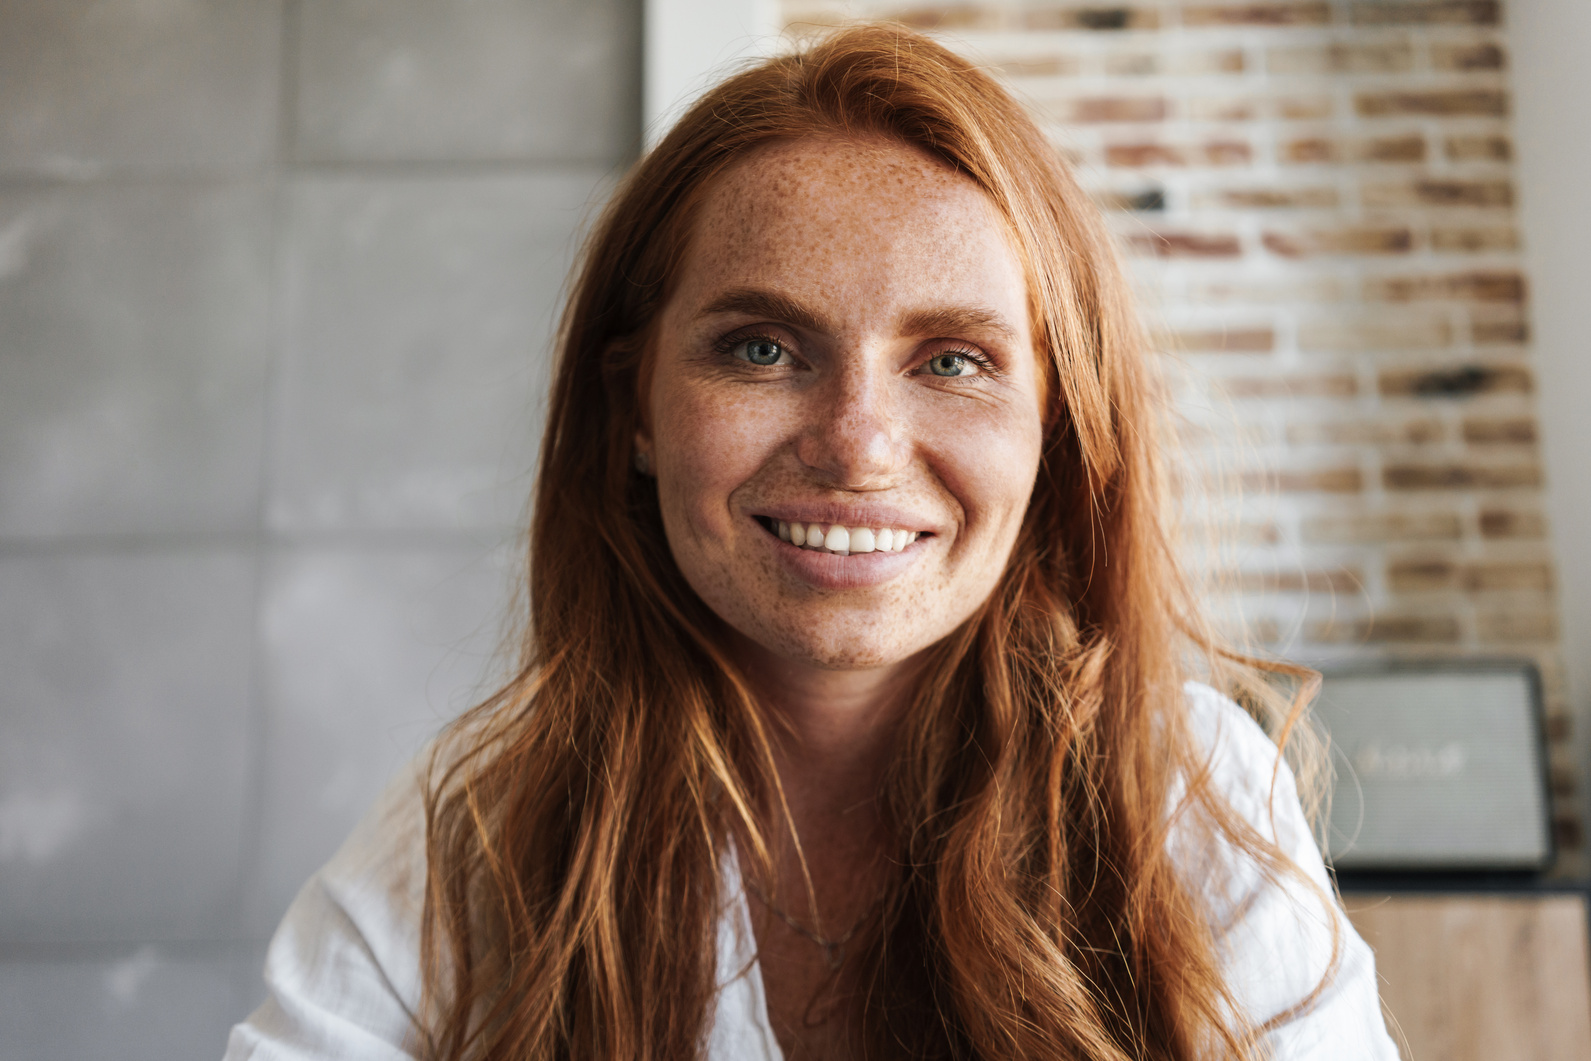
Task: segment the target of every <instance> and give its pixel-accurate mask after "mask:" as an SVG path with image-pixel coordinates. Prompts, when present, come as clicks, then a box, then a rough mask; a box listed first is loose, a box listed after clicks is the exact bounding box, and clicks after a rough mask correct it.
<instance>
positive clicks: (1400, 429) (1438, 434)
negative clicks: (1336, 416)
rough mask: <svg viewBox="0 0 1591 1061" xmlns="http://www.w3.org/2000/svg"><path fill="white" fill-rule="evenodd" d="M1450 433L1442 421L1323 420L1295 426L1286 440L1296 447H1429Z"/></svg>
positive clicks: (1288, 431) (1289, 431)
mask: <svg viewBox="0 0 1591 1061" xmlns="http://www.w3.org/2000/svg"><path fill="white" fill-rule="evenodd" d="M1446 434H1447V432H1446V430H1445V429H1444V428H1443V426H1442V422H1441V421H1440V420H1432V419H1420V420H1323V421H1319V422H1315V423H1292V424H1289V425H1288V427H1287V441H1289V442H1292V443H1294V444H1297V445H1305V446H1308V445H1320V444H1326V445H1350V446H1351V445H1414V446H1419V445H1429V444H1430V443H1433V442H1440V441H1442V439H1443V438H1444V437H1445V435H1446Z"/></svg>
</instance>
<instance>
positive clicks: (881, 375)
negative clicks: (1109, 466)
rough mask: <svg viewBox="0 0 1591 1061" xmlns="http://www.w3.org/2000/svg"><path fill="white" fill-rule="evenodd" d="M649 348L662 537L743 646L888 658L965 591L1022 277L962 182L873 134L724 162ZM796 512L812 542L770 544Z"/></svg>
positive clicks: (993, 217)
mask: <svg viewBox="0 0 1591 1061" xmlns="http://www.w3.org/2000/svg"><path fill="white" fill-rule="evenodd" d="M653 356H654V357H655V366H654V372H653V376H652V388H651V393H650V395H649V401H648V415H649V430H647V431H643V432H642V433H640V434H639V435H638V437H637V439H636V444H637V446H638V448H639V449H640V450H641V451H642V452H645V453H647V454H648V456H649V458H650V461H651V467H652V469H653V472H654V474H655V475H656V476H657V488H658V499H659V503H660V505H661V508H662V516H663V525H664V528H665V530H666V533H667V535H668V542H669V547H670V549H671V551H672V552H673V555H674V557H675V560H676V561H677V562H678V564H679V566H680V570H681V571H682V572H683V573H684V575H685V578H686V580H687V581H688V582H689V583H690V585H691V586H692V587H693V588H694V589H695V591H696V592H697V593H698V594H699V595H700V596H701V598H702V600H703V601H705V602H706V603H707V605H708V606H709V607H710V608H712V609H713V611H714V612H716V613H717V614H718V615H719V616H721V617H722V618H723V619H724V620H725V621H726V622H728V623H729V624H730V626H732V627H733V628H734V629H735V630H737V631H739V632H740V633H741V634H743V635H744V636H745V637H746V638H748V639H750V641H751V642H753V643H754V644H755V645H758V646H761V648H762V649H764V650H767V651H769V652H772V653H774V654H775V655H776V656H778V657H781V658H783V659H785V660H788V661H790V662H792V663H806V664H810V665H814V666H818V667H823V668H836V669H837V668H862V667H884V666H890V665H893V664H898V663H901V662H903V661H905V660H906V659H907V658H909V657H910V656H911V655H913V654H914V653H916V652H918V651H919V650H921V649H923V648H925V647H927V646H928V645H931V644H933V643H934V642H935V641H938V640H939V639H941V638H943V637H944V636H945V635H947V634H948V633H950V631H952V630H953V629H955V627H956V626H958V625H959V624H960V623H961V622H962V621H963V620H965V619H966V618H967V617H968V616H969V615H971V614H972V612H973V611H974V610H975V609H976V608H977V607H978V606H979V605H981V604H982V603H983V601H985V600H986V599H987V598H988V596H989V594H990V592H991V591H992V590H993V588H994V586H995V583H996V582H997V581H998V579H999V577H1000V575H1001V573H1002V571H1003V570H1004V568H1005V564H1006V561H1007V559H1008V558H1009V556H1010V553H1011V548H1012V544H1013V542H1014V541H1015V539H1016V535H1017V531H1018V529H1019V527H1020V525H1021V522H1022V518H1023V514H1024V512H1025V511H1026V508H1027V504H1028V499H1029V497H1030V495H1031V494H1032V491H1033V481H1034V477H1035V475H1036V474H1037V469H1038V462H1039V454H1040V448H1041V443H1042V423H1041V414H1040V409H1039V390H1040V382H1039V375H1038V365H1037V361H1036V358H1035V356H1034V350H1033V338H1032V334H1031V328H1030V325H1029V321H1028V300H1027V285H1026V280H1025V277H1024V275H1023V271H1022V268H1021V265H1020V263H1019V261H1018V258H1017V255H1016V253H1015V251H1014V250H1013V248H1012V245H1011V240H1010V236H1009V234H1008V229H1007V225H1006V224H1005V222H1004V220H1003V219H1002V218H1001V217H1000V215H999V214H998V212H997V211H996V210H995V208H994V206H993V204H992V203H991V202H990V201H989V199H988V197H987V196H986V195H985V194H984V193H983V192H982V191H981V190H980V189H979V188H978V187H977V186H976V185H974V184H973V183H972V182H971V181H970V180H968V179H967V178H965V177H963V176H960V175H958V174H956V173H955V172H954V171H953V170H951V169H950V168H949V167H947V166H945V165H944V164H943V163H941V162H939V161H937V160H935V159H933V158H931V157H929V156H928V155H926V154H923V153H921V152H919V151H917V150H915V149H913V148H910V147H907V146H904V145H901V144H897V143H894V142H891V141H884V140H864V141H854V140H829V139H807V140H801V141H796V142H793V143H786V144H779V145H775V146H771V147H768V148H764V149H762V150H760V151H758V152H757V153H755V154H753V155H751V156H749V157H747V158H745V159H743V160H741V161H740V162H739V163H737V164H736V165H735V166H734V167H733V168H731V169H730V170H728V171H727V172H726V173H725V174H723V175H722V176H720V177H719V178H718V179H717V180H716V181H715V183H714V185H713V186H712V187H711V188H710V189H709V190H708V193H707V195H706V198H705V200H704V202H703V204H702V208H701V211H700V213H699V216H698V219H697V222H696V230H695V232H694V233H693V238H692V242H691V244H690V247H689V250H688V253H687V254H686V256H685V260H684V263H683V267H682V272H681V275H680V276H679V278H678V284H677V287H676V289H675V291H674V294H673V296H672V298H671V299H670V301H669V302H668V304H667V306H666V307H665V308H664V310H663V313H662V317H661V319H660V321H659V326H658V330H657V332H656V336H655V348H654V351H653ZM796 524H800V525H801V526H802V527H803V528H804V529H805V530H806V531H808V532H809V538H810V537H815V536H817V535H819V534H820V535H821V541H819V542H814V541H812V540H808V541H807V543H806V544H805V545H804V546H803V545H798V544H796V543H795V542H794V541H793V540H785V537H786V536H787V535H788V536H792V537H793V536H794V535H793V534H792V530H793V528H794V526H795V525H796ZM813 524H816V525H817V530H816V531H814V530H813V529H812V525H813ZM836 528H839V529H843V530H844V532H845V533H844V534H843V535H842V534H836V533H835V530H836ZM861 531H866V532H867V533H866V534H862V533H859V532H861ZM885 531H888V532H889V533H888V534H887V535H886V534H885V533H883V532H885ZM903 540H904V541H905V544H904V547H902V542H903ZM869 543H871V544H872V546H873V548H872V551H870V552H869V551H865V550H864V546H866V545H867V544H869ZM814 546H816V547H814ZM881 546H883V547H881ZM851 547H854V548H851Z"/></svg>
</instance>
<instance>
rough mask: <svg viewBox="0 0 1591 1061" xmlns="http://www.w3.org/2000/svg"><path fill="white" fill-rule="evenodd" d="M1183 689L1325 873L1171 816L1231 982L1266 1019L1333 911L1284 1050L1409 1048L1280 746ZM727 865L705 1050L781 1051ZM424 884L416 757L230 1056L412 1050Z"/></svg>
mask: <svg viewBox="0 0 1591 1061" xmlns="http://www.w3.org/2000/svg"><path fill="white" fill-rule="evenodd" d="M1187 693H1188V704H1189V710H1190V718H1191V721H1192V728H1193V731H1194V733H1195V735H1196V736H1197V737H1199V738H1200V739H1201V740H1202V741H1203V744H1204V746H1205V747H1206V748H1208V749H1209V755H1210V769H1211V780H1212V782H1213V783H1214V785H1215V787H1216V789H1217V790H1218V791H1219V792H1221V793H1222V794H1223V795H1225V797H1226V798H1227V800H1228V801H1229V802H1230V803H1231V805H1232V807H1233V809H1234V810H1236V811H1237V812H1238V813H1239V814H1241V815H1243V817H1244V818H1245V819H1246V820H1247V821H1248V822H1249V823H1250V824H1251V825H1253V826H1254V827H1255V828H1256V829H1258V830H1259V831H1260V832H1261V833H1262V834H1264V835H1265V836H1266V837H1267V838H1269V839H1273V840H1274V841H1275V842H1276V844H1277V845H1278V846H1279V847H1280V848H1281V850H1282V851H1284V852H1286V854H1287V855H1288V856H1289V857H1291V858H1292V860H1293V861H1294V862H1295V863H1297V865H1298V866H1299V867H1300V868H1301V869H1303V870H1304V872H1305V873H1306V874H1307V875H1308V877H1309V878H1310V880H1312V881H1313V882H1314V883H1315V884H1316V885H1317V886H1318V887H1319V888H1320V892H1319V895H1317V894H1315V893H1314V892H1313V891H1312V890H1311V889H1309V888H1307V887H1305V886H1303V885H1302V884H1301V883H1300V882H1297V881H1293V880H1288V879H1285V878H1284V879H1283V880H1282V881H1281V882H1279V883H1278V882H1275V881H1272V880H1270V879H1269V878H1267V877H1266V876H1265V875H1264V874H1263V873H1262V872H1261V871H1260V868H1259V867H1258V866H1257V865H1255V864H1254V863H1253V862H1252V860H1251V859H1248V858H1247V857H1246V856H1238V855H1236V854H1235V853H1233V852H1230V851H1224V852H1223V851H1216V852H1212V851H1209V850H1193V849H1191V848H1190V846H1189V845H1187V844H1179V843H1178V836H1177V834H1176V833H1175V832H1173V835H1172V839H1171V842H1170V852H1171V855H1172V858H1173V860H1174V861H1175V862H1176V864H1177V865H1178V866H1179V868H1180V869H1182V870H1183V871H1184V872H1185V873H1186V874H1187V876H1188V882H1189V885H1190V886H1193V887H1201V886H1202V887H1205V888H1206V889H1207V890H1208V889H1211V888H1212V887H1213V888H1214V890H1213V891H1211V892H1210V893H1209V896H1208V897H1209V900H1210V902H1211V907H1212V909H1213V910H1214V912H1215V915H1216V925H1215V928H1216V933H1217V941H1218V946H1219V948H1220V957H1221V960H1222V963H1223V971H1224V973H1225V976H1226V980H1227V983H1228V985H1229V987H1230V988H1231V990H1232V992H1233V994H1234V996H1235V998H1236V999H1237V1000H1238V1002H1239V1004H1240V1005H1242V1006H1243V1007H1244V1009H1245V1010H1246V1013H1247V1015H1248V1017H1249V1019H1251V1020H1254V1021H1256V1022H1264V1021H1266V1020H1267V1019H1268V1018H1270V1017H1273V1016H1276V1015H1277V1014H1280V1013H1282V1012H1284V1011H1286V1010H1288V1009H1289V1008H1290V1007H1292V1006H1293V1005H1294V1004H1295V1003H1296V1002H1298V1001H1299V1000H1300V999H1302V998H1303V997H1304V996H1305V995H1307V994H1308V993H1309V992H1310V990H1311V989H1312V988H1314V986H1315V985H1316V983H1317V982H1319V980H1320V978H1321V976H1322V975H1323V974H1324V973H1325V972H1326V970H1327V968H1328V966H1329V964H1330V962H1331V954H1332V923H1333V921H1335V923H1336V925H1337V927H1338V929H1339V931H1340V933H1341V935H1340V936H1339V937H1338V938H1339V946H1340V951H1339V964H1338V967H1337V971H1336V974H1335V976H1334V977H1333V978H1332V979H1331V981H1330V983H1329V984H1328V986H1327V987H1326V988H1325V990H1324V991H1323V992H1322V994H1321V995H1320V997H1319V999H1318V1001H1317V1003H1316V1005H1315V1006H1314V1007H1313V1008H1311V1009H1310V1010H1309V1011H1308V1012H1306V1013H1304V1014H1302V1015H1300V1016H1297V1017H1295V1018H1293V1019H1292V1020H1290V1021H1288V1022H1287V1023H1285V1024H1283V1025H1281V1026H1280V1027H1278V1028H1276V1029H1275V1030H1273V1031H1272V1032H1271V1033H1270V1035H1269V1037H1268V1040H1267V1041H1268V1044H1269V1046H1270V1049H1271V1052H1272V1056H1273V1057H1274V1058H1276V1061H1361V1059H1362V1061H1397V1057H1398V1053H1397V1050H1396V1048H1395V1047H1394V1046H1393V1044H1392V1040H1391V1039H1390V1038H1389V1037H1388V1035H1387V1031H1386V1026H1385V1024H1384V1023H1383V1021H1382V1016H1381V1008H1380V1003H1379V998H1378V993H1377V990H1376V977H1375V965H1374V960H1373V958H1372V956H1371V953H1370V949H1369V947H1367V946H1366V945H1365V943H1364V941H1363V940H1361V939H1360V938H1359V937H1358V935H1357V934H1355V932H1354V930H1353V928H1352V926H1351V925H1349V923H1348V920H1347V918H1346V917H1344V916H1343V915H1342V913H1341V911H1340V910H1338V909H1337V907H1336V905H1335V903H1331V902H1330V901H1329V900H1327V904H1328V905H1323V903H1322V901H1321V896H1329V895H1330V894H1331V890H1330V885H1329V883H1328V881H1327V878H1326V871H1325V867H1324V866H1323V865H1322V863H1321V858H1320V853H1319V851H1318V850H1317V849H1316V847H1315V843H1314V840H1313V838H1312V836H1311V834H1310V831H1309V827H1308V825H1307V823H1306V821H1305V818H1304V814H1303V811H1302V809H1301V808H1300V806H1299V803H1298V796H1297V793H1296V791H1295V788H1294V784H1293V778H1292V774H1291V773H1290V772H1289V771H1288V770H1287V769H1286V767H1285V766H1283V767H1282V768H1281V770H1280V772H1279V773H1276V772H1275V767H1276V760H1277V752H1276V746H1275V745H1274V744H1272V743H1271V741H1270V739H1269V738H1267V737H1266V736H1265V734H1264V732H1263V731H1262V730H1261V729H1260V728H1259V726H1258V725H1256V724H1255V723H1254V721H1253V720H1252V719H1251V718H1249V716H1248V715H1247V714H1245V713H1244V712H1243V710H1242V709H1241V708H1239V707H1238V706H1237V705H1236V704H1234V703H1232V702H1231V701H1230V700H1228V699H1226V698H1225V697H1223V696H1221V695H1220V694H1219V693H1217V692H1215V690H1213V689H1210V688H1209V687H1207V686H1203V685H1198V684H1195V683H1191V682H1190V683H1189V684H1188V686H1187ZM1273 773H1275V779H1276V783H1275V786H1274V792H1273V791H1272V777H1273ZM1267 804H1269V809H1267ZM1206 846H1207V845H1206ZM1212 860H1214V861H1212ZM725 877H726V879H725V888H726V896H727V897H728V899H729V901H728V902H726V903H725V912H724V914H723V916H722V918H721V919H720V922H719V925H718V969H719V991H718V998H717V1003H716V1008H715V1009H714V1012H713V1020H712V1026H711V1028H710V1029H709V1031H708V1037H707V1050H706V1057H707V1059H708V1061H783V1054H782V1053H781V1051H780V1049H779V1044H778V1042H777V1041H776V1040H775V1038H774V1035H773V1031H772V1028H771V1026H770V1025H769V1023H768V1010H767V1002H766V998H765V996H764V994H763V986H762V976H761V973H760V972H759V970H758V966H757V962H756V949H755V940H754V936H753V934H752V928H751V921H750V912H749V908H748V906H747V904H746V899H745V895H744V892H743V891H742V888H741V884H740V879H739V872H738V870H736V869H735V868H734V867H733V865H732V864H731V865H730V866H729V867H728V872H726V875H725ZM1200 882H1203V883H1202V884H1201V883H1200ZM1211 882H1214V884H1213V885H1212V883H1211ZM424 888H425V839H424V810H423V804H422V800H421V792H420V787H419V781H418V775H417V774H416V773H415V771H413V770H406V771H404V772H403V773H402V774H401V775H400V776H399V778H398V779H397V780H396V781H394V782H393V784H392V785H390V786H389V787H388V789H387V791H386V792H385V793H384V794H383V795H382V796H381V798H380V799H379V800H378V801H377V802H376V805H375V807H374V808H373V809H372V810H371V811H370V813H369V814H368V815H367V816H366V817H365V820H364V821H363V822H361V823H360V824H359V826H358V827H357V828H356V829H355V830H354V832H353V834H352V835H351V836H350V837H349V838H348V840H347V842H346V843H344V844H343V846H342V849H341V850H340V851H338V852H337V854H336V855H335V856H334V857H333V858H332V860H331V861H330V862H328V863H327V864H326V865H325V866H324V867H323V868H322V869H321V870H320V871H319V872H318V873H316V874H315V875H314V876H313V877H311V878H310V879H309V882H308V883H307V884H305V885H304V887H303V889H302V890H301V891H300V892H299V894H298V897H297V898H296V899H294V901H293V904H292V906H291V907H289V908H288V911H287V916H286V917H284V918H283V919H282V924H281V927H280V928H278V929H277V931H276V935H275V937H274V938H273V939H272V940H271V945H270V949H269V951H268V953H267V956H266V961H265V982H266V985H267V987H268V988H269V992H270V993H269V997H268V998H267V1000H266V1001H265V1003H264V1005H262V1006H260V1008H259V1009H257V1010H255V1011H254V1013H253V1014H251V1015H250V1016H249V1018H248V1019H247V1020H245V1021H244V1022H243V1023H242V1024H239V1025H238V1026H237V1027H235V1028H233V1029H232V1035H231V1038H230V1039H229V1040H228V1043H227V1052H226V1061H324V1059H333V1058H335V1059H337V1061H413V1058H414V1057H415V1055H414V1053H413V1052H412V1049H413V1047H412V1034H413V1029H414V1018H415V1014H416V1011H417V1007H418V1006H419V1004H420V1002H419V1000H420V986H421V985H420V960H419V955H420V912H421V905H422V902H423V898H424Z"/></svg>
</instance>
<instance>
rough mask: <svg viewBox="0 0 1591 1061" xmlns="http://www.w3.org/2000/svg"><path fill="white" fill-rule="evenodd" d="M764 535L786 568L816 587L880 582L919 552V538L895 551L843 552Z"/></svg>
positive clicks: (898, 571)
mask: <svg viewBox="0 0 1591 1061" xmlns="http://www.w3.org/2000/svg"><path fill="white" fill-rule="evenodd" d="M767 539H768V541H769V543H770V544H771V546H772V548H773V551H774V555H775V556H776V557H777V558H778V561H779V563H780V564H781V565H783V567H784V569H785V570H786V571H788V572H790V573H791V574H792V575H794V576H795V577H796V578H798V579H800V580H801V581H802V582H805V583H807V584H808V585H810V586H814V587H816V588H818V589H854V588H857V587H862V586H877V585H881V584H883V583H885V582H888V581H890V580H891V579H894V578H896V577H897V576H899V575H900V574H901V573H902V572H904V571H905V570H906V569H907V568H909V567H911V566H912V565H913V564H915V563H916V562H917V559H918V557H920V556H922V549H921V545H922V541H921V539H919V540H918V541H916V542H913V543H912V544H910V545H908V546H907V547H906V548H905V549H904V550H902V551H901V552H898V553H895V552H889V553H881V552H872V553H849V554H847V555H844V556H841V555H840V554H839V553H831V552H828V551H826V550H823V549H803V548H801V547H800V546H799V545H792V544H790V543H789V542H787V541H783V540H781V539H780V538H779V537H778V536H776V535H767Z"/></svg>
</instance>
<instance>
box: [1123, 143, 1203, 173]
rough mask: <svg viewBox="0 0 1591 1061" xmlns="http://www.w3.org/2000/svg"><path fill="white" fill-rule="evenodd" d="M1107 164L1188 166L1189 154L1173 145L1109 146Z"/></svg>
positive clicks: (1124, 165) (1125, 165)
mask: <svg viewBox="0 0 1591 1061" xmlns="http://www.w3.org/2000/svg"><path fill="white" fill-rule="evenodd" d="M1105 162H1106V164H1107V165H1111V166H1123V167H1137V166H1186V165H1187V164H1188V156H1187V152H1186V151H1185V150H1184V149H1183V148H1181V147H1177V146H1173V145H1171V144H1107V145H1106V146H1105Z"/></svg>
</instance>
